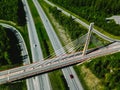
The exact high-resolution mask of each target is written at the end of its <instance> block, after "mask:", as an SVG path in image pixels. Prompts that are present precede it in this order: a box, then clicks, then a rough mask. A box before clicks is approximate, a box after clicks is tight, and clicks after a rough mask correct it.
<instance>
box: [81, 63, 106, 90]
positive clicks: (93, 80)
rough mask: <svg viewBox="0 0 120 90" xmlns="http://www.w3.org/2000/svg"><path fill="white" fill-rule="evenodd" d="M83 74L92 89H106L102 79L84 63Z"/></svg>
mask: <svg viewBox="0 0 120 90" xmlns="http://www.w3.org/2000/svg"><path fill="white" fill-rule="evenodd" d="M81 71H82V72H81V73H82V76H83V78H84V80H85V82H86V85H87V86H88V87H89V89H90V90H104V86H103V85H102V83H101V81H100V80H99V79H98V78H97V77H96V76H95V75H94V74H93V73H92V72H91V71H90V70H89V69H88V68H86V67H85V66H84V65H83V66H82V67H81Z"/></svg>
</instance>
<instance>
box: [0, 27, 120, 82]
mask: <svg viewBox="0 0 120 90" xmlns="http://www.w3.org/2000/svg"><path fill="white" fill-rule="evenodd" d="M90 29H91V28H90ZM89 31H91V30H89ZM90 34H91V33H90V32H88V34H86V35H84V36H83V37H81V38H79V39H80V41H81V42H78V41H79V40H78V39H77V40H75V41H73V43H76V44H77V46H76V47H74V46H73V45H74V44H73V43H70V44H71V47H70V44H68V45H69V47H70V49H71V51H73V50H74V49H75V48H80V47H78V46H80V44H82V43H83V44H84V42H86V43H85V45H86V46H85V49H84V51H83V52H85V54H82V53H83V52H81V51H79V52H75V53H71V54H64V55H60V56H59V57H54V58H52V59H50V58H48V59H46V60H44V61H41V62H35V63H33V64H29V65H25V66H21V67H17V68H13V69H9V70H5V71H1V72H0V84H4V83H8V82H12V81H15V80H19V79H23V78H28V77H32V76H35V75H38V74H43V73H47V72H50V71H53V70H56V69H60V68H64V67H67V66H71V65H74V64H77V63H83V62H84V61H87V60H89V59H91V58H96V57H100V56H104V55H107V54H112V53H116V52H120V42H113V43H111V44H109V45H106V46H105V47H100V48H97V49H93V50H90V51H88V52H86V50H87V47H88V44H89V39H90ZM86 38H87V39H86ZM84 39H85V40H86V41H85V40H84ZM65 47H68V46H65ZM72 48H73V49H72Z"/></svg>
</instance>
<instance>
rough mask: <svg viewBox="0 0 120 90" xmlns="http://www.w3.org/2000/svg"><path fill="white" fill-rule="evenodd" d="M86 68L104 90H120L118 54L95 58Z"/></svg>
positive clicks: (119, 59)
mask: <svg viewBox="0 0 120 90" xmlns="http://www.w3.org/2000/svg"><path fill="white" fill-rule="evenodd" d="M86 66H87V67H88V68H90V69H91V71H92V72H93V73H94V74H95V75H96V76H97V77H98V78H99V79H100V80H101V81H102V83H103V84H104V85H105V90H120V73H119V72H120V53H115V54H113V55H108V56H104V57H100V58H96V59H94V60H92V61H91V62H89V63H86Z"/></svg>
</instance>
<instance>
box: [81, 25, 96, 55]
mask: <svg viewBox="0 0 120 90" xmlns="http://www.w3.org/2000/svg"><path fill="white" fill-rule="evenodd" d="M93 26H94V23H90V26H89V31H88V34H87V38H86V42H85V46H84V49H83V53H82V55H83V56H84V55H85V54H86V50H87V49H88V45H89V42H90V37H91V33H92V30H93Z"/></svg>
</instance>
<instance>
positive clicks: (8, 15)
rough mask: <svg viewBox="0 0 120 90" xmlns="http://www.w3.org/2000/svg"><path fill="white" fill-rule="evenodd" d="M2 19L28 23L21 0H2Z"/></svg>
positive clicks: (0, 14) (0, 9)
mask: <svg viewBox="0 0 120 90" xmlns="http://www.w3.org/2000/svg"><path fill="white" fill-rule="evenodd" d="M0 19H1V20H8V21H13V22H15V23H17V24H18V25H20V26H23V25H25V24H26V19H25V11H24V8H23V4H22V1H21V0H14V1H13V0H0Z"/></svg>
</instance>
